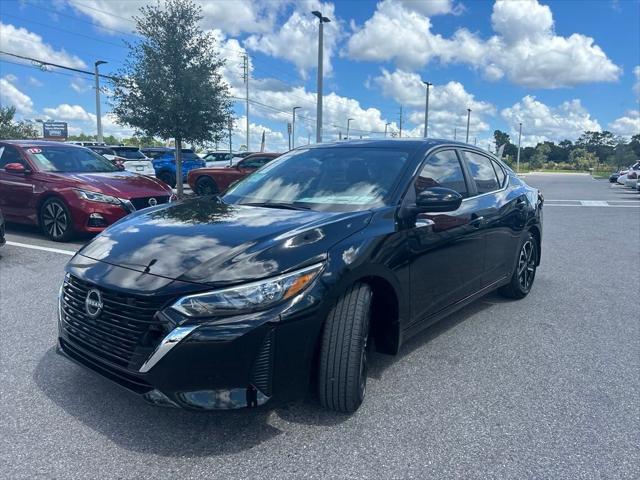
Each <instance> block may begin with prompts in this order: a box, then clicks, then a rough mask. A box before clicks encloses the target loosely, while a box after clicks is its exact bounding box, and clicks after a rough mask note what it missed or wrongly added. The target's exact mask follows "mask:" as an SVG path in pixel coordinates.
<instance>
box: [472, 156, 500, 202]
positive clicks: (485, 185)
mask: <svg viewBox="0 0 640 480" xmlns="http://www.w3.org/2000/svg"><path fill="white" fill-rule="evenodd" d="M464 158H465V159H466V161H467V166H468V167H469V173H470V174H471V178H472V179H473V181H474V182H475V184H476V189H477V190H478V194H483V193H488V192H493V191H494V190H498V189H499V188H500V184H499V183H498V177H497V176H496V171H495V170H494V169H493V165H492V163H493V162H492V161H491V159H490V158H489V157H485V156H484V155H479V154H477V153H474V152H466V151H465V152H464Z"/></svg>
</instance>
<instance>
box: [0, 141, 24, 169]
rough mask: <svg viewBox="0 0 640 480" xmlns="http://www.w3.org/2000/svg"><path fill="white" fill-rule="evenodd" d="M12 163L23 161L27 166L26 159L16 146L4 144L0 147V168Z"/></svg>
mask: <svg viewBox="0 0 640 480" xmlns="http://www.w3.org/2000/svg"><path fill="white" fill-rule="evenodd" d="M10 163H21V164H22V165H24V166H25V167H26V165H25V162H24V160H23V159H22V157H21V156H20V154H19V153H18V150H17V149H16V148H14V147H11V146H9V145H6V146H5V145H3V146H2V147H0V168H4V167H6V166H7V165H8V164H10Z"/></svg>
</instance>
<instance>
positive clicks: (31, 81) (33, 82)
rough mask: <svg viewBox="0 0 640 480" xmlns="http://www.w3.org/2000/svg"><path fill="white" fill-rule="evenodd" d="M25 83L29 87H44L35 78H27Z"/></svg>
mask: <svg viewBox="0 0 640 480" xmlns="http://www.w3.org/2000/svg"><path fill="white" fill-rule="evenodd" d="M27 82H28V83H29V85H31V86H32V87H42V86H43V85H44V83H42V82H41V81H40V80H38V79H37V78H35V77H29V78H28V79H27Z"/></svg>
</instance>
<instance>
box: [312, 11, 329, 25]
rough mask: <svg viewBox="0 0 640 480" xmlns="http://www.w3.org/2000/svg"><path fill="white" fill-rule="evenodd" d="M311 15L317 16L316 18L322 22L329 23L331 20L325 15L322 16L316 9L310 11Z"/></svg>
mask: <svg viewBox="0 0 640 480" xmlns="http://www.w3.org/2000/svg"><path fill="white" fill-rule="evenodd" d="M311 13H312V14H313V15H315V16H316V17H318V20H320V21H321V22H323V23H329V22H330V21H331V20H330V19H328V18H327V17H323V16H322V13H320V12H319V11H317V10H314V11H313V12H311Z"/></svg>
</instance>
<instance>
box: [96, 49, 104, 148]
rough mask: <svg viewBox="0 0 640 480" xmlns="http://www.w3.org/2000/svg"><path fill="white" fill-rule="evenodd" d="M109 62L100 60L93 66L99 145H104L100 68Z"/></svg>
mask: <svg viewBox="0 0 640 480" xmlns="http://www.w3.org/2000/svg"><path fill="white" fill-rule="evenodd" d="M105 63H107V62H105V61H103V60H98V61H97V62H96V63H94V64H93V66H94V73H95V77H96V124H97V130H98V131H97V135H96V137H97V138H96V140H97V141H98V142H99V143H102V142H103V141H104V140H103V137H102V116H101V114H100V74H99V73H98V67H99V66H100V65H103V64H105Z"/></svg>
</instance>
